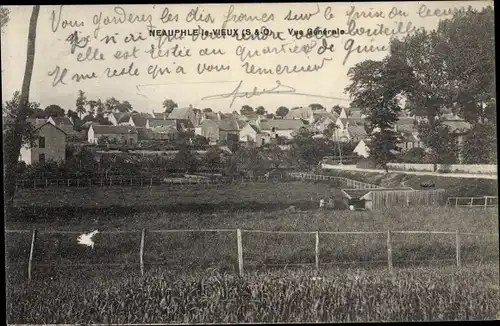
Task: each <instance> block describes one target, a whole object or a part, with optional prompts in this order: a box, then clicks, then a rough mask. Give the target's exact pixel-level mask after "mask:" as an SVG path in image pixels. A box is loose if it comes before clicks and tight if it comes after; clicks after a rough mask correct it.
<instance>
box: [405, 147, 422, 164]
mask: <svg viewBox="0 0 500 326" xmlns="http://www.w3.org/2000/svg"><path fill="white" fill-rule="evenodd" d="M424 157H425V150H424V149H423V148H418V147H415V148H412V149H410V150H409V151H407V152H406V153H404V155H403V158H402V159H403V162H404V163H423V160H424Z"/></svg>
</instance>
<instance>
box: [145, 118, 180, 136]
mask: <svg viewBox="0 0 500 326" xmlns="http://www.w3.org/2000/svg"><path fill="white" fill-rule="evenodd" d="M146 128H147V129H148V130H151V131H152V132H153V133H154V135H153V136H154V139H162V140H171V141H172V140H175V139H177V137H178V135H179V130H178V129H177V120H170V119H169V120H162V119H148V120H147V122H146Z"/></svg>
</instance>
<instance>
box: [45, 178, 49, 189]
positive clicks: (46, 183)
mask: <svg viewBox="0 0 500 326" xmlns="http://www.w3.org/2000/svg"><path fill="white" fill-rule="evenodd" d="M48 187H49V180H47V179H45V188H48Z"/></svg>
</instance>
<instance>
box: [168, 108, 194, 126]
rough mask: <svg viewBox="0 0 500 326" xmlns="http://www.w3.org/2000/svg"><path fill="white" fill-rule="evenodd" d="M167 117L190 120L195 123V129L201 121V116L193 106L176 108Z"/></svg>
mask: <svg viewBox="0 0 500 326" xmlns="http://www.w3.org/2000/svg"><path fill="white" fill-rule="evenodd" d="M167 118H168V119H175V120H189V121H191V124H192V125H193V129H194V128H195V126H197V125H198V124H199V123H200V122H201V121H200V116H199V115H198V114H197V113H196V112H195V111H194V109H193V108H192V107H191V106H190V107H188V108H175V109H173V110H172V112H170V114H169V115H168V117H167Z"/></svg>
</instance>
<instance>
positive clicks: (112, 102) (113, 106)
mask: <svg viewBox="0 0 500 326" xmlns="http://www.w3.org/2000/svg"><path fill="white" fill-rule="evenodd" d="M119 105H120V101H118V100H117V99H116V98H114V97H110V98H107V99H106V100H105V101H104V110H105V111H106V113H112V112H118V109H117V108H118V106H119Z"/></svg>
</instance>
